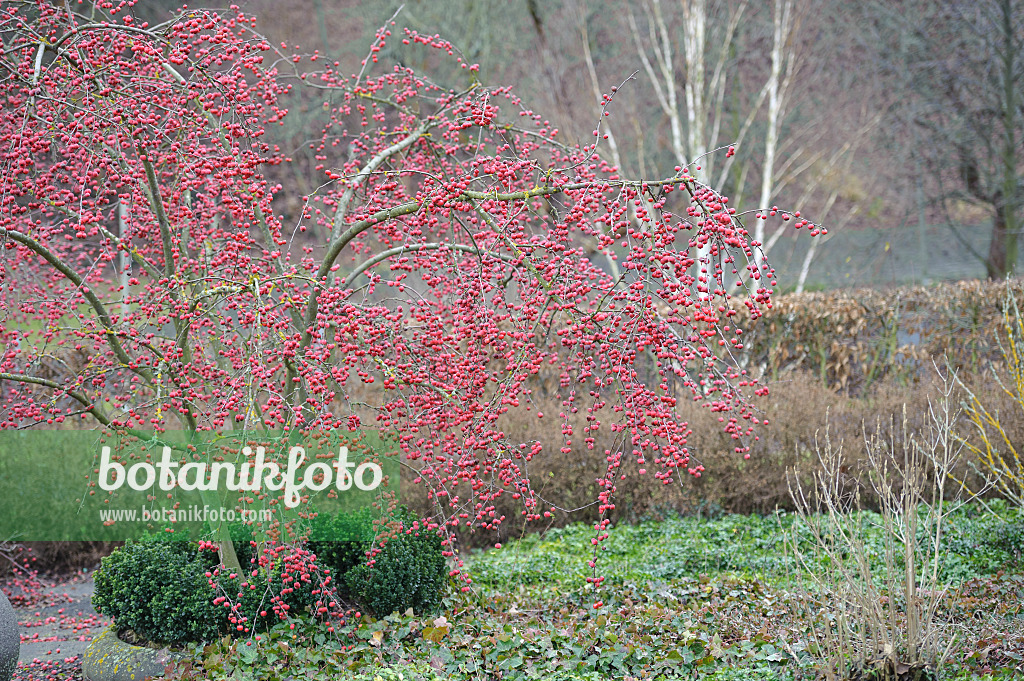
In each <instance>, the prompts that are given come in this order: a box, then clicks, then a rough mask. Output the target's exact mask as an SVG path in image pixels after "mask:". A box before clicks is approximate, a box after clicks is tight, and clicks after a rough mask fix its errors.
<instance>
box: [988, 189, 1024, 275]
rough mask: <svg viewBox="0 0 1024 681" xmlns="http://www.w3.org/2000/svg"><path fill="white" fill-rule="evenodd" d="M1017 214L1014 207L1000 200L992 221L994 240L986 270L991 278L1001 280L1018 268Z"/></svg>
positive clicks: (991, 243)
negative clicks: (1014, 212)
mask: <svg viewBox="0 0 1024 681" xmlns="http://www.w3.org/2000/svg"><path fill="white" fill-rule="evenodd" d="M1015 218H1016V215H1014V214H1013V207H1012V206H1008V205H1007V204H1006V203H1005V202H1003V201H1000V202H999V203H997V204H996V214H995V218H994V219H993V222H992V241H991V242H990V243H989V248H988V259H987V260H986V261H985V270H986V272H987V274H988V278H989V279H993V280H1000V279H1005V278H1006V277H1008V276H1010V275H1012V274H1013V273H1014V271H1015V270H1016V269H1017V240H1018V238H1019V235H1018V234H1017V229H1016V227H1015V223H1016V220H1015Z"/></svg>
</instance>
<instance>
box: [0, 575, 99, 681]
mask: <svg viewBox="0 0 1024 681" xmlns="http://www.w3.org/2000/svg"><path fill="white" fill-rule="evenodd" d="M3 588H4V591H5V592H6V593H7V595H8V597H9V598H10V600H11V604H12V605H13V606H14V609H15V613H16V614H17V616H18V622H19V624H20V625H21V655H20V657H19V658H18V669H17V671H16V672H15V674H14V680H13V681H66V680H68V679H81V678H82V676H81V668H82V664H81V660H82V657H83V656H84V654H85V649H86V647H87V646H88V645H89V642H90V641H92V637H93V636H95V635H98V634H99V633H100V632H101V631H102V630H103V628H104V627H106V626H107V625H108V624H109V623H110V622H109V620H107V619H106V618H104V617H101V616H100V615H98V614H96V611H95V610H94V609H93V607H92V601H91V599H92V594H93V590H94V584H93V579H92V572H82V573H79V574H77V575H74V576H73V577H71V578H69V579H66V580H63V581H60V582H58V583H55V584H53V583H47V582H45V581H42V582H41V581H37V580H35V579H31V578H30V579H22V580H18V579H12V580H8V581H7V582H6V583H5V584H4V585H3Z"/></svg>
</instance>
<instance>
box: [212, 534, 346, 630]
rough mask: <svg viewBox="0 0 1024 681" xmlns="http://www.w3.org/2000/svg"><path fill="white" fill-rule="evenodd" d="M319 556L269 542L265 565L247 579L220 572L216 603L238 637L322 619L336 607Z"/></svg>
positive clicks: (248, 572)
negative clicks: (286, 622) (296, 620)
mask: <svg viewBox="0 0 1024 681" xmlns="http://www.w3.org/2000/svg"><path fill="white" fill-rule="evenodd" d="M328 574H329V571H327V570H326V569H324V568H321V567H320V566H319V564H318V561H317V560H316V557H315V556H314V555H313V554H312V553H311V552H310V551H309V550H308V549H306V548H302V547H296V546H291V545H276V544H274V543H272V542H271V543H268V544H267V545H266V546H265V547H264V549H263V555H262V556H260V559H259V565H253V566H251V567H249V568H246V569H245V570H244V572H243V573H242V574H236V573H228V574H225V573H224V572H223V570H222V569H220V570H217V572H216V573H215V575H216V580H217V585H218V589H219V593H218V595H217V596H216V598H215V599H214V601H213V602H214V604H215V605H218V606H220V607H221V608H223V609H224V610H226V611H227V613H228V614H227V618H228V624H229V626H230V629H231V633H232V634H234V635H242V634H248V633H251V632H253V631H266V630H267V629H269V628H270V627H271V626H273V625H274V624H275V623H276V622H279V621H281V620H283V619H286V618H287V617H289V616H293V617H294V616H298V615H301V614H310V615H313V614H318V613H317V610H318V609H319V608H320V607H321V606H322V605H324V606H327V607H330V605H331V604H334V603H335V598H334V597H333V595H332V594H333V592H332V591H331V590H330V589H326V590H325V589H324V582H325V580H324V577H326V576H327V575H328Z"/></svg>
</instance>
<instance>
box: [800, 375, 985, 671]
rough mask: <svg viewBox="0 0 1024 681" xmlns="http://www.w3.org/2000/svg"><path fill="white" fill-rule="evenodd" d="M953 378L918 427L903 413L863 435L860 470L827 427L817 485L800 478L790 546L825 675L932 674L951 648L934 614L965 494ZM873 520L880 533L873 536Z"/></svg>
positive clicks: (945, 586)
mask: <svg viewBox="0 0 1024 681" xmlns="http://www.w3.org/2000/svg"><path fill="white" fill-rule="evenodd" d="M954 386H955V379H952V378H947V379H946V380H944V381H943V390H942V392H941V394H940V395H939V397H938V398H937V399H936V400H934V401H930V402H929V405H928V410H927V412H926V415H927V426H926V428H925V429H923V430H922V431H919V432H916V433H915V432H912V431H911V429H910V427H909V423H908V416H907V411H906V410H904V411H903V413H902V418H901V420H900V422H899V423H898V424H897V423H893V426H892V427H890V428H889V429H888V431H886V430H884V429H882V428H880V427H879V428H876V430H875V432H874V433H872V434H867V433H866V432H865V434H864V438H863V440H864V461H865V463H866V471H865V475H864V476H861V477H857V476H851V475H850V474H849V471H850V468H849V464H848V463H847V461H846V460H845V459H844V456H843V450H842V443H841V442H839V443H838V444H833V440H832V438H831V436H830V435H829V433H828V431H827V430H826V434H825V437H824V445H823V447H817V448H816V451H817V456H818V461H819V467H818V469H817V470H816V471H815V472H814V474H813V488H812V489H807V488H805V486H804V484H803V483H801V481H800V479H799V478H792V487H791V494H792V498H793V501H794V504H795V505H796V508H797V511H798V513H800V515H801V519H802V521H803V522H802V523H798V524H796V525H795V526H794V527H795V528H796V529H794V531H793V533H792V534H791V535H790V538H789V541H788V546H789V550H790V551H791V552H792V553H793V554H794V556H795V557H796V559H797V561H798V562H799V564H800V565H801V566H803V567H804V568H805V571H806V573H807V576H808V577H809V578H810V580H811V581H812V583H813V585H814V588H813V590H812V592H811V593H810V594H809V595H808V596H809V597H808V600H807V601H806V602H807V603H808V609H807V612H806V613H805V614H806V615H807V616H808V617H809V618H810V620H811V622H812V626H811V627H810V629H811V631H812V633H813V636H814V639H815V644H816V650H817V654H818V656H819V658H820V663H821V668H822V669H823V670H824V674H825V677H826V678H827V679H828V680H829V681H839V680H840V679H857V678H861V677H866V676H868V675H871V678H876V679H885V680H890V679H891V680H893V681H895V680H897V679H899V680H904V679H923V678H930V675H931V674H932V673H933V672H934V671H935V670H937V669H939V668H940V667H941V666H942V664H943V663H944V661H945V659H946V657H947V656H948V654H949V651H950V650H951V646H952V641H951V640H950V636H949V632H948V631H947V629H946V627H945V625H944V624H943V623H942V622H941V621H940V620H939V619H938V618H937V617H936V615H937V611H938V608H939V605H940V603H941V602H942V600H943V598H944V596H945V594H946V592H947V589H948V587H949V586H950V585H949V584H946V583H943V581H942V579H941V577H940V565H941V558H942V549H943V533H944V531H945V521H946V519H947V517H948V516H949V515H950V514H951V513H953V512H954V511H955V510H956V509H957V508H958V507H959V505H961V504H962V503H963V500H964V499H965V498H966V497H967V496H969V495H966V494H964V488H963V486H962V485H961V484H959V483H957V482H955V481H954V477H955V476H954V473H955V471H956V470H957V467H958V466H959V465H960V460H961V453H962V449H963V445H962V443H961V442H959V441H958V440H957V438H956V437H955V435H954V434H953V432H954V429H955V427H956V425H957V422H958V419H959V418H960V410H959V409H958V408H957V407H956V406H955V405H954V401H953V396H954V392H955V391H954ZM865 492H870V494H872V496H873V497H874V498H875V499H877V502H878V508H879V513H878V515H873V514H866V513H863V512H862V508H863V505H862V496H863V494H864V493H865ZM870 525H876V527H875V528H873V529H874V530H875V531H876V532H877V535H878V536H880V537H881V539H880V541H878V540H876V541H874V542H870V543H869V541H868V539H867V536H868V532H867V531H868V529H869V526H870ZM800 533H803V541H801V538H800Z"/></svg>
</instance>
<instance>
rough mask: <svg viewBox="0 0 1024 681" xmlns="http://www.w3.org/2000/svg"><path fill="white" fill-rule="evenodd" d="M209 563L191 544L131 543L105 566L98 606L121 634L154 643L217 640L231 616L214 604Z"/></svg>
mask: <svg viewBox="0 0 1024 681" xmlns="http://www.w3.org/2000/svg"><path fill="white" fill-rule="evenodd" d="M207 564H208V557H207V556H205V555H202V553H201V552H200V551H199V549H198V548H197V547H196V546H195V545H194V544H191V543H189V542H183V541H178V540H171V539H162V538H155V539H147V540H145V541H141V542H130V543H128V544H125V545H124V547H122V548H120V549H118V550H116V551H114V552H113V553H112V554H110V555H109V556H107V557H105V558H103V559H102V561H101V562H100V565H101V567H100V569H99V570H98V571H97V572H96V591H95V593H94V594H93V597H92V603H93V606H94V607H95V608H96V611H97V612H99V613H101V614H103V615H106V616H107V617H110V618H112V619H113V620H114V623H115V624H116V625H117V627H118V628H119V629H120V630H125V629H131V630H132V631H133V632H135V634H136V635H138V636H139V637H141V638H144V639H146V640H149V641H153V642H157V643H164V644H169V645H177V644H181V643H186V642H192V641H209V640H212V639H214V638H216V637H217V636H220V635H221V634H223V633H224V631H226V630H227V614H226V613H225V611H224V608H218V607H217V606H215V605H214V603H213V599H214V591H213V589H212V588H211V587H210V584H209V579H208V578H207V576H206V572H207V570H208V566H207Z"/></svg>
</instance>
